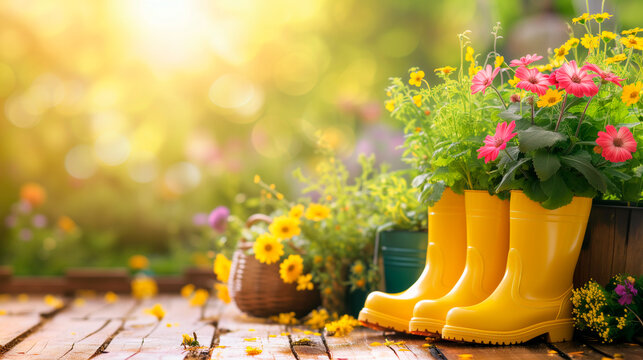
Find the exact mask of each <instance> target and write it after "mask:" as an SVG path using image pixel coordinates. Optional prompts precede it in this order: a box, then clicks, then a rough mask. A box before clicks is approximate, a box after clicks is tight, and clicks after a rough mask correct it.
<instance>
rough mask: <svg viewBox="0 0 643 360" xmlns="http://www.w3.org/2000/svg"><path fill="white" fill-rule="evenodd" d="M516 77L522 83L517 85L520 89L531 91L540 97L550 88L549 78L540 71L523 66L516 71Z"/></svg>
mask: <svg viewBox="0 0 643 360" xmlns="http://www.w3.org/2000/svg"><path fill="white" fill-rule="evenodd" d="M516 77H517V78H518V79H520V81H519V82H518V83H517V84H516V87H517V88H519V89H525V90H529V91H531V92H533V93H536V94H538V95H545V93H546V92H547V89H548V88H549V85H550V84H549V78H548V76H547V75H545V74H543V73H541V72H540V71H538V69H527V68H526V67H524V66H521V67H519V68H518V70H516Z"/></svg>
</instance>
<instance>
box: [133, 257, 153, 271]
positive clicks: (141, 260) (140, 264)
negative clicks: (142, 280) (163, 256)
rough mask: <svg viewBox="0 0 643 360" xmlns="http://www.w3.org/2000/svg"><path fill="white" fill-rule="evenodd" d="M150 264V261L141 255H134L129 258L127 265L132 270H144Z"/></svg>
mask: <svg viewBox="0 0 643 360" xmlns="http://www.w3.org/2000/svg"><path fill="white" fill-rule="evenodd" d="M148 266H150V261H149V260H147V258H146V257H145V256H143V255H134V256H132V257H130V258H129V267H130V269H132V270H144V269H147V268H148Z"/></svg>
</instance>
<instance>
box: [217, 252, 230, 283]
mask: <svg viewBox="0 0 643 360" xmlns="http://www.w3.org/2000/svg"><path fill="white" fill-rule="evenodd" d="M231 266H232V261H230V260H229V259H228V258H227V257H226V256H225V255H223V254H217V256H216V257H215V258H214V266H213V270H214V274H215V275H216V276H217V280H219V281H221V282H227V281H228V278H229V277H230V267H231Z"/></svg>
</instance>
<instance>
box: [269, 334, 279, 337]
mask: <svg viewBox="0 0 643 360" xmlns="http://www.w3.org/2000/svg"><path fill="white" fill-rule="evenodd" d="M277 336H278V335H275V334H269V335H268V337H269V338H276V337H277Z"/></svg>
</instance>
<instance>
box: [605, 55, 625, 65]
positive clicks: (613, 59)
mask: <svg viewBox="0 0 643 360" xmlns="http://www.w3.org/2000/svg"><path fill="white" fill-rule="evenodd" d="M625 59H627V55H625V54H618V55H614V56H612V57H609V58H607V59H605V63H606V64H614V63H618V62H621V61H624V60H625Z"/></svg>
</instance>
